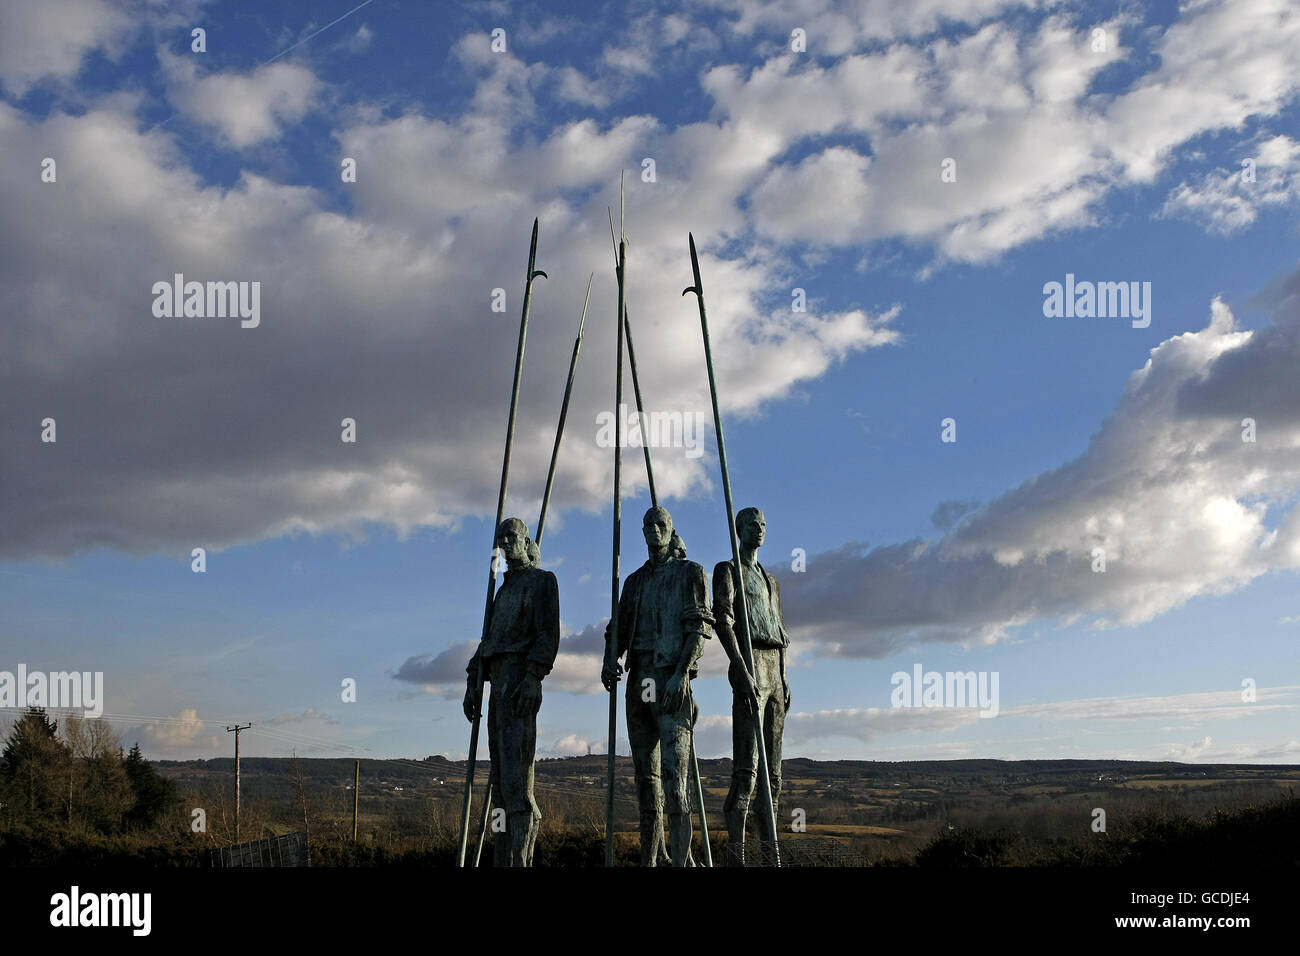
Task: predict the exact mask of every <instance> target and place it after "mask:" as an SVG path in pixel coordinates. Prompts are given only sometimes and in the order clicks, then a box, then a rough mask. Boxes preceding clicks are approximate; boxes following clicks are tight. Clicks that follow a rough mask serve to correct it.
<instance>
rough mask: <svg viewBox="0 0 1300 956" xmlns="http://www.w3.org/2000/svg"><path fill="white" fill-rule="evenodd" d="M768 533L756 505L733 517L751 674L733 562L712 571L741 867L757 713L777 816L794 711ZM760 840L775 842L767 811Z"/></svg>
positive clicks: (733, 850) (731, 828) (729, 803)
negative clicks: (784, 746)
mask: <svg viewBox="0 0 1300 956" xmlns="http://www.w3.org/2000/svg"><path fill="white" fill-rule="evenodd" d="M766 532H767V521H766V519H765V518H764V517H763V512H761V511H759V510H758V509H757V508H746V509H744V510H743V511H741V512H740V513H739V514H738V515H736V534H737V535H738V537H739V539H740V563H741V565H742V566H743V568H744V582H745V599H746V602H747V606H748V609H749V634H750V640H751V642H752V644H753V650H754V672H753V673H750V671H749V668H747V667H746V666H745V660H744V656H743V655H742V654H741V652H740V646H739V644H738V643H737V641H736V633H735V630H734V625H735V622H736V572H735V564H734V562H732V561H720V562H719V563H718V565H717V567H715V568H714V569H713V617H714V627H715V628H716V629H717V632H718V640H719V642H721V644H722V648H723V650H725V651H726V652H727V657H728V658H729V659H730V661H731V665H730V667H729V668H728V670H727V676H728V678H729V679H730V681H731V690H732V704H731V742H732V754H733V759H732V770H731V791H730V792H729V793H728V794H727V800H726V802H725V803H724V804H723V807H722V809H723V814H724V815H725V817H726V819H727V832H728V835H729V839H730V844H729V847H728V853H727V862H728V863H729V864H730V865H734V866H743V865H744V849H745V817H746V815H747V814H748V812H749V804H750V801H751V800H752V799H753V797H754V785H755V781H756V780H757V778H758V768H757V765H758V745H757V742H756V736H755V733H754V730H755V721H756V715H757V716H759V717H761V720H762V726H763V735H764V738H765V739H764V743H765V748H764V749H765V750H766V751H767V766H768V779H769V780H770V781H771V787H772V812H773V816H775V815H776V811H777V801H778V800H779V798H780V794H781V736H782V732H783V731H784V729H785V715H786V713H787V712H788V711H789V709H790V683H789V681H788V680H787V679H786V669H785V649H786V648H787V647H789V646H790V638H789V637H788V636H787V635H786V632H785V619H784V616H783V615H782V613H781V587H780V585H779V584H778V583H777V580H776V577H775V576H774V575H772V574H769V573H768V572H767V571H766V570H765V569H764V568H763V565H761V564H760V563H759V561H758V549H759V547H760V546H761V545H762V544H763V538H764V536H765V534H766ZM758 821H759V831H760V834H759V839H761V840H763V841H764V842H765V843H774V842H775V841H776V834H775V833H771V832H768V831H769V830H770V829H771V827H770V825H769V823H768V817H767V814H765V813H760V814H759V815H758Z"/></svg>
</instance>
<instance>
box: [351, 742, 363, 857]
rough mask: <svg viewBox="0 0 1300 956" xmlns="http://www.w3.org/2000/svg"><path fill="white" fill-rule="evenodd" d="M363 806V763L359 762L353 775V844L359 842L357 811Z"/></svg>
mask: <svg viewBox="0 0 1300 956" xmlns="http://www.w3.org/2000/svg"><path fill="white" fill-rule="evenodd" d="M360 806H361V761H360V760H358V761H357V763H356V767H355V769H354V772H353V775H352V842H353V843H356V842H357V809H358V807H360Z"/></svg>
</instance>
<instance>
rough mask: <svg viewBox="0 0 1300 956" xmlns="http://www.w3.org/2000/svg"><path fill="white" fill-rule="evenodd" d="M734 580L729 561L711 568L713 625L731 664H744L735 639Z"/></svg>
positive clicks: (721, 562)
mask: <svg viewBox="0 0 1300 956" xmlns="http://www.w3.org/2000/svg"><path fill="white" fill-rule="evenodd" d="M735 608H736V581H735V578H734V577H733V576H732V573H731V562H729V561H719V562H718V564H717V566H716V567H715V568H714V569H713V627H714V630H716V631H717V632H718V643H720V644H721V645H722V649H723V650H724V651H725V652H726V654H727V660H729V661H730V662H731V663H732V665H733V666H741V667H743V666H744V659H743V658H742V657H741V655H740V645H739V643H737V641H736V631H735V626H734V625H735V623H736V610H735Z"/></svg>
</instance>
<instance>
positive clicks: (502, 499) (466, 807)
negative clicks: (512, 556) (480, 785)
mask: <svg viewBox="0 0 1300 956" xmlns="http://www.w3.org/2000/svg"><path fill="white" fill-rule="evenodd" d="M536 264H537V220H536V219H534V220H533V238H532V241H531V243H530V244H529V246H528V271H527V273H525V275H526V279H525V281H524V308H523V314H522V315H521V316H520V319H519V348H518V351H517V352H516V353H515V378H514V385H513V386H512V387H511V390H510V418H509V420H508V423H507V425H506V450H505V454H504V457H503V458H502V461H501V487H500V489H499V490H498V492H497V520H496V523H495V524H493V525H492V558H491V560H490V561H489V562H488V586H487V603H486V604H485V606H484V608H483V633H482V636H481V637H480V638H479V644H480V646H481V645H482V642H483V641H485V640H487V636H488V627H489V625H490V624H491V623H492V599H493V597H495V596H496V585H497V563H496V556H497V555H496V552H497V549H496V534H497V528H499V527H500V526H501V521H502V519H504V518H505V511H506V484H507V481H508V479H509V477H510V450H511V448H512V447H513V445H514V441H515V412H516V411H517V410H518V408H519V381H520V379H521V378H522V376H523V371H524V339H525V338H526V336H527V334H528V307H529V306H530V305H531V304H532V299H533V280H534V279H536V278H537V277H538V276H541V277H542V278H543V279H549V278H550V276H548V275H547V274H546V273H545V272H542V271H541V270H540V269H534V266H535V265H536ZM483 679H484V674H483V659H482V658H481V657H480V658H479V662H478V674H477V675H476V676H475V679H474V685H475V690H474V719H473V720H472V721H471V722H470V732H469V759H468V760H467V761H466V766H465V795H464V798H463V799H462V801H461V810H460V840H459V843H458V846H457V850H456V865H457V866H458V867H463V866H464V865H465V849H466V845H467V844H468V842H469V811H470V806H471V804H472V803H473V801H474V765H475V762H476V761H477V758H478V731H479V723H480V721H481V718H482V716H483V713H482V712H483ZM489 786H491V784H489ZM484 802H486V801H484Z"/></svg>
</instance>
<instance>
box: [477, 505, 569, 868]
mask: <svg viewBox="0 0 1300 956" xmlns="http://www.w3.org/2000/svg"><path fill="white" fill-rule="evenodd" d="M497 547H499V548H500V549H501V552H502V554H503V555H504V556H505V559H506V563H507V565H508V567H509V570H508V571H506V574H505V581H504V583H502V585H501V587H500V589H499V590H498V591H497V593H496V596H495V598H494V599H493V602H492V612H491V617H490V619H489V622H488V627H487V634H486V636H485V637H484V638H483V640H482V641H481V642H480V643H479V647H478V649H477V650H476V651H475V652H474V656H473V658H471V660H470V662H469V665H468V666H467V667H466V669H465V670H466V674H467V681H466V684H467V686H466V689H465V701H464V710H465V716H466V718H468V719H469V720H470V721H473V720H474V719H475V718H476V716H477V706H476V705H477V703H478V701H479V700H480V699H481V695H480V694H479V693H478V692H477V683H478V675H479V673H480V665H481V667H482V674H483V675H484V679H485V680H487V681H488V682H489V683H491V685H492V693H491V696H490V698H489V700H488V720H487V724H488V754H489V759H490V760H491V782H490V786H491V792H492V793H493V794H495V795H496V798H497V800H498V801H499V802H500V805H501V806H503V807H504V808H505V810H506V830H505V832H504V833H498V834H497V836H496V840H495V847H494V854H495V855H494V863H495V865H497V866H532V862H533V848H534V844H535V842H536V839H537V828H538V824H539V822H540V821H541V818H542V814H541V811H540V810H539V809H538V807H537V801H536V800H535V799H534V797H533V760H534V757H535V755H536V752H537V712H538V710H539V709H540V708H541V706H542V680H543V679H544V678H545V677H546V675H547V674H549V673H550V671H551V667H552V666H553V665H554V664H555V655H556V654H557V653H558V651H559V648H560V596H559V587H558V585H557V583H556V580H555V575H554V574H553V573H552V572H550V571H545V570H543V569H541V568H539V567H537V565H536V563H535V560H536V558H535V557H534V555H535V554H536V551H535V550H534V546H533V542H532V540H531V539H530V538H529V537H528V528H527V526H526V525H525V524H524V523H523V522H522V521H521V520H519V519H518V518H507V519H506V520H505V521H502V522H501V524H500V526H499V527H498V528H497Z"/></svg>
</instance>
